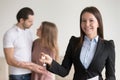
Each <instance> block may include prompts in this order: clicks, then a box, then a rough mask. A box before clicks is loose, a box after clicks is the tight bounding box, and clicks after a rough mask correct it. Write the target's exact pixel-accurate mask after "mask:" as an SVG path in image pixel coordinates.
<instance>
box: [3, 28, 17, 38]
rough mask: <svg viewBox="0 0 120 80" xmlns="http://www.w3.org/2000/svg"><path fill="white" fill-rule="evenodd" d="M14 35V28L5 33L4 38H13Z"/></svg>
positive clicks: (15, 32)
mask: <svg viewBox="0 0 120 80" xmlns="http://www.w3.org/2000/svg"><path fill="white" fill-rule="evenodd" d="M15 35H17V31H16V29H15V27H12V28H10V29H8V30H7V31H6V32H5V34H4V37H6V38H7V37H10V38H13V37H15Z"/></svg>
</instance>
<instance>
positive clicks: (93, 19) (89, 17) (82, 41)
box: [40, 7, 116, 80]
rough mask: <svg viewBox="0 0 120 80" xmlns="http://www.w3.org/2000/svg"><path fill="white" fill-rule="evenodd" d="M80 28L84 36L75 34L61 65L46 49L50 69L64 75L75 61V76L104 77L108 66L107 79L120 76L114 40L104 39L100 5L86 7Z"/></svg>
mask: <svg viewBox="0 0 120 80" xmlns="http://www.w3.org/2000/svg"><path fill="white" fill-rule="evenodd" d="M80 32H81V35H80V37H78V38H77V37H74V36H72V37H71V39H70V41H69V44H68V47H67V50H66V54H65V56H64V59H63V61H62V64H61V65H60V64H58V63H57V62H56V61H55V60H53V59H52V58H51V57H50V56H48V55H46V54H44V53H42V55H43V56H45V57H46V59H45V63H47V64H48V65H47V66H48V70H49V71H51V72H53V73H55V74H58V75H60V76H63V77H64V76H66V75H67V74H68V73H69V71H70V69H71V66H72V64H73V65H74V69H75V73H74V77H73V80H103V77H102V74H101V72H102V70H103V68H105V69H106V72H105V75H106V77H105V78H106V79H105V80H116V78H115V48H114V42H113V40H109V41H108V40H105V39H104V35H103V23H102V17H101V14H100V12H99V10H98V9H97V8H96V7H86V8H85V9H83V11H82V13H81V15H80ZM40 62H43V60H42V59H40Z"/></svg>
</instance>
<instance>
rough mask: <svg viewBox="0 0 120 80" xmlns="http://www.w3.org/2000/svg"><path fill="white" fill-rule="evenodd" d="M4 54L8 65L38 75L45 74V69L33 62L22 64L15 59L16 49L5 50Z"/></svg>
mask: <svg viewBox="0 0 120 80" xmlns="http://www.w3.org/2000/svg"><path fill="white" fill-rule="evenodd" d="M4 54H5V58H6V61H7V63H8V65H11V66H14V67H19V68H24V69H29V70H32V71H35V72H38V73H44V68H43V67H41V66H39V65H37V64H35V63H32V62H20V61H17V60H16V59H15V58H14V48H4Z"/></svg>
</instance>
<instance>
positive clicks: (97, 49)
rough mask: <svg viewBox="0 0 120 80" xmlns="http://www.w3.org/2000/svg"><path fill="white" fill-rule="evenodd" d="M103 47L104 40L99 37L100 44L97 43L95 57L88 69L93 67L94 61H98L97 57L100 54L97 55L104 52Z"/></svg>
mask: <svg viewBox="0 0 120 80" xmlns="http://www.w3.org/2000/svg"><path fill="white" fill-rule="evenodd" d="M103 48H104V47H103V40H102V39H100V38H99V41H98V44H97V48H96V51H95V54H94V57H93V60H92V61H91V63H90V65H89V67H88V69H89V68H90V67H91V68H93V66H92V65H93V64H94V62H95V61H96V60H95V59H96V58H98V57H99V56H97V55H98V54H99V53H101V52H102V50H103Z"/></svg>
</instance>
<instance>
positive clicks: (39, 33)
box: [36, 26, 41, 37]
mask: <svg viewBox="0 0 120 80" xmlns="http://www.w3.org/2000/svg"><path fill="white" fill-rule="evenodd" d="M36 35H37V36H38V37H41V26H40V27H39V28H38V29H37V33H36Z"/></svg>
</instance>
